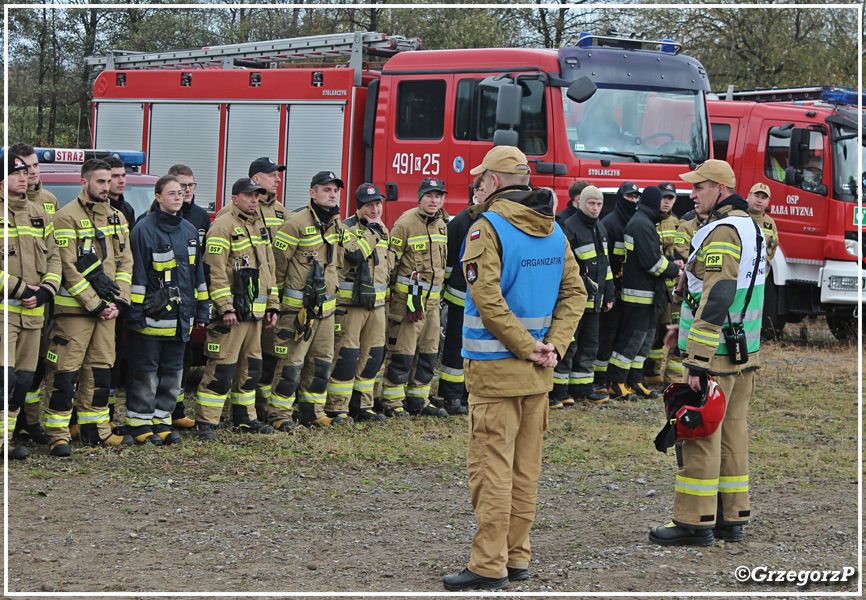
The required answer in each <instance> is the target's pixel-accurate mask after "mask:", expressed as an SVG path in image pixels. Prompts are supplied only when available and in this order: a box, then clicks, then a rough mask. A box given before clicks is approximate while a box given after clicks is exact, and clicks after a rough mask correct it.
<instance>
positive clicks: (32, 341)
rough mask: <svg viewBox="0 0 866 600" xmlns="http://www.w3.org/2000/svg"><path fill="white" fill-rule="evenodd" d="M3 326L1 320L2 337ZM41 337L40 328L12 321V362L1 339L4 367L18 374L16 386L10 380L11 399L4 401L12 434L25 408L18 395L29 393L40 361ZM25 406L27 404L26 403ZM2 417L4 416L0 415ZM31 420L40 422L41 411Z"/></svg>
mask: <svg viewBox="0 0 866 600" xmlns="http://www.w3.org/2000/svg"><path fill="white" fill-rule="evenodd" d="M2 327H3V321H2V320H0V338H2V335H3V330H2ZM41 337H42V331H41V330H40V329H22V328H21V327H20V326H18V325H13V324H11V323H10V324H9V337H8V338H7V341H8V344H9V356H11V357H13V359H12V361H10V362H7V359H6V344H3V343H2V342H3V340H2V339H0V345H2V346H3V349H2V350H0V353H2V355H3V367H4V368H5V369H6V370H7V372H8V371H10V370H14V372H15V375H16V380H15V382H14V383H15V385H14V386H13V381H12V380H11V378H10V381H9V396H8V397H9V398H11V401H9V404H8V405H7V404H6V402H5V401H4V403H3V406H4V407H5V411H4V412H6V413H8V415H9V433H10V434H11V433H12V432H13V431H15V423H16V421H17V420H18V414H19V412H20V411H21V409H22V408H24V407H23V406H21V403H20V402H16V400H19V401H21V402H23V401H24V399H23V398H18V397H17V396H19V395H24V393H25V392H27V395H29V389H28V388H29V387H30V385H29V382H31V381H32V379H33V373H34V372H35V371H36V365H37V363H38V362H39V340H40V338H41ZM5 376H6V374H5V373H4V377H5ZM22 386H23V387H22ZM24 406H26V404H25V405H24ZM36 407H37V408H38V407H39V405H38V404H37V405H36ZM0 418H3V416H0ZM4 422H5V421H4ZM29 422H30V423H39V413H38V412H37V415H36V418H35V419H33V420H31V421H29ZM2 427H3V423H0V428H2ZM4 439H5V438H4Z"/></svg>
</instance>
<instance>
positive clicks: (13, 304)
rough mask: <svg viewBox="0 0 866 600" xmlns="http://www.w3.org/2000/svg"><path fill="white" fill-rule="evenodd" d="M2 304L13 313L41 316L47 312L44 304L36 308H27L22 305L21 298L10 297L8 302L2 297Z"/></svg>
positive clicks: (0, 301) (0, 300) (0, 302)
mask: <svg viewBox="0 0 866 600" xmlns="http://www.w3.org/2000/svg"><path fill="white" fill-rule="evenodd" d="M0 304H2V305H4V306H5V309H6V311H8V312H11V313H17V314H19V315H33V316H39V315H44V314H45V305H44V304H43V305H42V306H37V307H36V308H25V307H23V306H21V301H20V300H14V299H12V298H9V300H8V301H7V302H3V301H2V299H0Z"/></svg>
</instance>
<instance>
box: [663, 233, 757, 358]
mask: <svg viewBox="0 0 866 600" xmlns="http://www.w3.org/2000/svg"><path fill="white" fill-rule="evenodd" d="M720 225H723V226H728V227H735V228H736V230H737V234H738V235H739V236H740V240H741V244H740V246H739V247H737V246H736V245H734V244H730V243H726V242H712V241H711V242H709V243H708V244H704V241H705V240H706V239H707V237H708V236H709V235H710V233H712V231H713V230H714V229H715V228H716V227H718V226H720ZM759 240H760V244H761V246H760V248H758V247H757V244H758V241H759ZM757 253H760V254H759V257H760V258H759V260H758V271H757V274H756V275H755V277H756V279H755V285H754V288H753V289H752V296H751V298H750V299H749V306H748V307H746V312H745V318H744V317H743V306H744V304H745V302H746V294H747V293H748V291H749V284H750V282H751V278H752V273H753V271H754V270H755V256H756V254H757ZM708 254H727V255H729V256H734V257H736V258H737V259H738V260H739V271H738V273H737V293H736V295H735V296H734V302H733V303H732V304H731V307H730V309H728V314H729V315H730V319H731V322H732V323H739V322H740V321H741V320H742V322H743V329H744V330H745V332H746V344H747V347H748V349H749V353H750V354H752V353H755V352H757V351H758V350H759V349H760V347H761V319H762V316H763V309H764V280H765V278H766V270H767V253H766V243H765V242H764V236H763V233H760V232H758V230H757V228H756V227H755V221H754V220H753V219H752V218H751V217H749V216H728V217H724V218H722V219H719V220H718V221H713V222H711V223H708V224H706V225H704V226H703V227H701V228H700V229H698V231H697V232H695V235H694V237H693V238H692V245H691V254H690V255H689V260H688V262H689V263H692V262H693V261H695V260H697V259H698V258H701V259H706V256H707V255H708ZM686 277H687V282H688V290H689V294H690V295H691V298H692V301H693V303H694V305H695V306H699V305H700V302H701V294H702V293H703V289H704V282H703V280H701V279H698V278H697V277H696V276H695V275H694V274H692V272H691V271H688V270H686ZM694 321H695V314H694V312H693V311H692V309H691V308H690V307H689V303H688V302H683V305H682V310H681V312H680V331H679V339H678V345H679V348H680V350H681V351H683V352H685V350H686V343H687V342H688V339H689V335H690V333H691V330H692V324H693V323H694ZM713 341H716V342H717V344H718V346H717V349H716V354H722V355H727V354H728V347H727V345H726V344H725V340H724V336H723V334H721V333H720V334H719V336H718V339H717V340H706V343H707V344H711V343H713Z"/></svg>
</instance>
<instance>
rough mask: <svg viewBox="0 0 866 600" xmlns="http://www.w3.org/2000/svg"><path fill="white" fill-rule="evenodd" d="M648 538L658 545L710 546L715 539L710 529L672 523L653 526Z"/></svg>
mask: <svg viewBox="0 0 866 600" xmlns="http://www.w3.org/2000/svg"><path fill="white" fill-rule="evenodd" d="M649 539H650V541H651V542H653V543H654V544H658V545H659V546H712V545H713V542H714V541H715V538H713V530H712V529H692V528H691V527H680V526H679V525H675V524H673V523H668V524H667V525H663V526H660V527H653V528H652V529H651V530H650V533H649Z"/></svg>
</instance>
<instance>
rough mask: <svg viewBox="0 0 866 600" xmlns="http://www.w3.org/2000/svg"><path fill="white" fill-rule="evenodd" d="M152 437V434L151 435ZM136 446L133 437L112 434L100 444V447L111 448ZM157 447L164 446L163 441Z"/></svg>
mask: <svg viewBox="0 0 866 600" xmlns="http://www.w3.org/2000/svg"><path fill="white" fill-rule="evenodd" d="M151 435H152V434H151ZM133 444H135V440H134V439H132V436H131V435H116V434H114V433H112V434H111V435H110V436H108V437H107V438H105V439H104V440H102V441H101V442H99V445H100V446H105V447H111V446H132V445H133ZM155 445H157V446H161V445H162V440H159V444H155Z"/></svg>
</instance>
